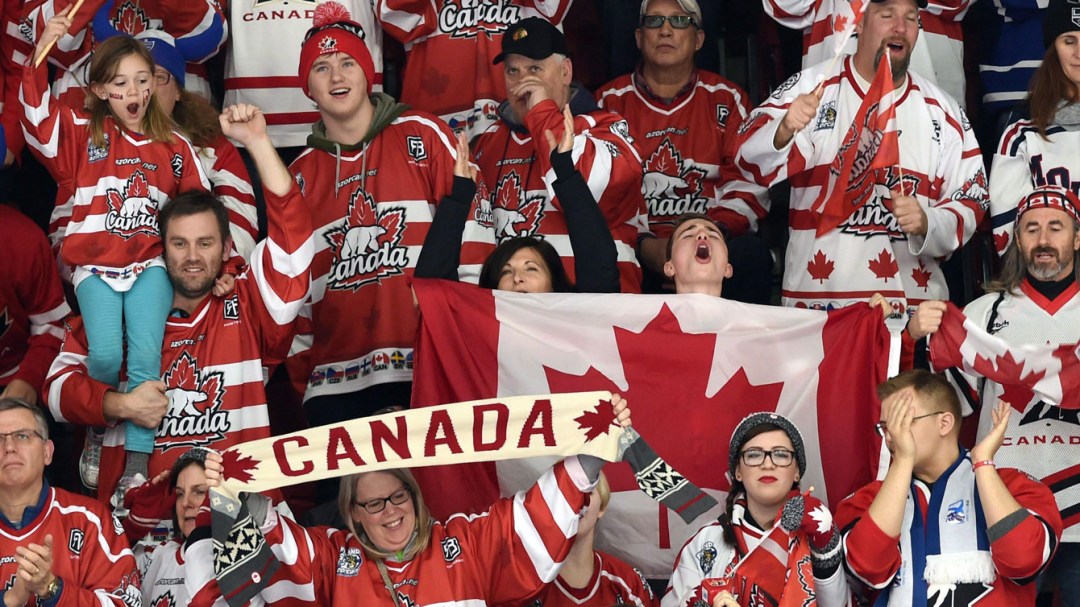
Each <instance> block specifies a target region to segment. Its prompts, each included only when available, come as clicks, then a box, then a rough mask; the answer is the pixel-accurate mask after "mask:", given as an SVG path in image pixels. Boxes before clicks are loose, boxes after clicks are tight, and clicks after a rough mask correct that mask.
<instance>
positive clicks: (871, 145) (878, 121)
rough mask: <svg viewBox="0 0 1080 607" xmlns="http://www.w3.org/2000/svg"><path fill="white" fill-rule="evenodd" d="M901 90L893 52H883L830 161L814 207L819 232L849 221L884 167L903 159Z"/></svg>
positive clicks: (823, 232)
mask: <svg viewBox="0 0 1080 607" xmlns="http://www.w3.org/2000/svg"><path fill="white" fill-rule="evenodd" d="M896 97H897V95H896V93H895V92H894V90H893V76H892V66H891V63H890V61H889V53H888V52H885V53H882V56H881V61H880V62H879V63H878V70H877V74H876V75H875V76H874V81H873V82H872V83H871V84H870V90H868V91H866V95H865V96H864V97H863V102H862V105H860V106H859V111H858V112H857V113H856V114H855V119H854V120H853V121H852V123H851V127H850V128H848V132H847V135H845V136H844V140H843V142H841V144H840V149H839V150H837V152H836V158H835V159H834V160H833V162H832V164H831V165H830V166H829V184H828V188H826V189H824V190H823V196H822V198H821V200H820V201H818V202H817V203H815V206H814V208H815V209H817V210H818V211H819V212H820V213H821V218H820V220H819V222H818V228H817V235H818V236H821V235H823V234H826V233H827V232H830V231H832V230H833V229H834V228H836V227H837V226H839V225H840V224H842V223H844V221H846V220H847V218H848V217H850V216H851V215H852V213H854V212H855V211H856V210H858V209H859V207H861V206H862V205H864V204H866V202H867V201H869V200H870V197H871V196H873V194H874V188H875V185H876V184H877V179H876V178H875V177H876V175H877V172H878V171H879V170H881V169H884V168H887V167H890V166H897V165H899V164H900V143H899V134H898V133H897V131H896Z"/></svg>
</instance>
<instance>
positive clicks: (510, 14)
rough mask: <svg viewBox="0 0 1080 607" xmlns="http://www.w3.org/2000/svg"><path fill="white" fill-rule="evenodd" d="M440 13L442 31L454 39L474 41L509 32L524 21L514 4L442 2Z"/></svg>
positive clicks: (506, 1)
mask: <svg viewBox="0 0 1080 607" xmlns="http://www.w3.org/2000/svg"><path fill="white" fill-rule="evenodd" d="M442 5H443V6H442V8H441V9H439V31H440V32H442V33H444V34H450V37H451V38H475V37H476V35H477V34H484V35H486V36H487V37H488V38H491V37H492V34H498V33H501V32H504V31H506V28H508V27H510V24H512V23H516V22H517V21H519V20H520V19H521V9H520V8H518V7H517V6H516V5H515V3H514V2H513V1H512V0H496V1H495V2H492V1H491V0H458V1H457V2H452V1H448V2H443V3H442Z"/></svg>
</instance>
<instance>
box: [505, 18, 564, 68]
mask: <svg viewBox="0 0 1080 607" xmlns="http://www.w3.org/2000/svg"><path fill="white" fill-rule="evenodd" d="M556 53H558V54H560V55H566V54H568V53H567V52H566V37H565V36H563V33H562V32H560V31H559V28H557V27H555V26H554V25H552V24H551V23H550V22H548V21H545V20H544V19H541V18H540V17H527V18H525V19H522V20H520V21H518V22H517V23H514V24H512V25H511V26H510V27H508V28H506V31H505V32H504V33H503V39H502V52H501V53H499V54H498V55H496V56H495V61H492V62H491V63H492V64H493V65H498V64H500V63H502V62H503V60H504V59H506V56H507V55H523V56H525V57H528V58H529V59H547V58H548V57H550V56H552V55H554V54H556Z"/></svg>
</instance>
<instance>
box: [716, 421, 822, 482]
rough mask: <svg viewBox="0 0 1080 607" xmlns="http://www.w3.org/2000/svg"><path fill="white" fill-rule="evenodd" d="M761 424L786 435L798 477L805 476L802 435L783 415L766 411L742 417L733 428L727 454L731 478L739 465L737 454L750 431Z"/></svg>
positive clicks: (804, 452) (804, 451)
mask: <svg viewBox="0 0 1080 607" xmlns="http://www.w3.org/2000/svg"><path fill="white" fill-rule="evenodd" d="M762 424H772V425H773V426H776V427H777V428H779V429H781V430H783V431H784V433H785V434H787V435H788V438H789V439H791V445H792V447H794V448H795V461H796V463H798V465H799V476H802V475H804V474H806V447H804V446H803V439H802V434H801V433H800V432H799V429H798V428H796V427H795V424H793V423H791V422H790V421H788V419H787V418H786V417H784V416H783V415H780V414H779V413H769V412H768V411H761V412H759V413H751V414H750V415H747V416H746V417H744V418H743V420H742V421H741V422H739V425H738V426H735V431H734V432H732V433H731V444H730V447H729V449H730V452H729V454H728V470H729V474H731V475H732V477H734V476H735V467H736V466H737V465H738V463H739V453H740V452H741V451H742V447H743V444H744V443H746V441H747V440H749V435H750V431H751V430H753V429H754V428H756V427H758V426H760V425H762Z"/></svg>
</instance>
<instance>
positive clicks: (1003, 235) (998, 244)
mask: <svg viewBox="0 0 1080 607" xmlns="http://www.w3.org/2000/svg"><path fill="white" fill-rule="evenodd" d="M1008 246H1009V233H1008V232H998V233H997V234H994V250H996V251H997V252H998V253H1001V252H1002V251H1004V250H1005V248H1006V247H1008Z"/></svg>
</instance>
